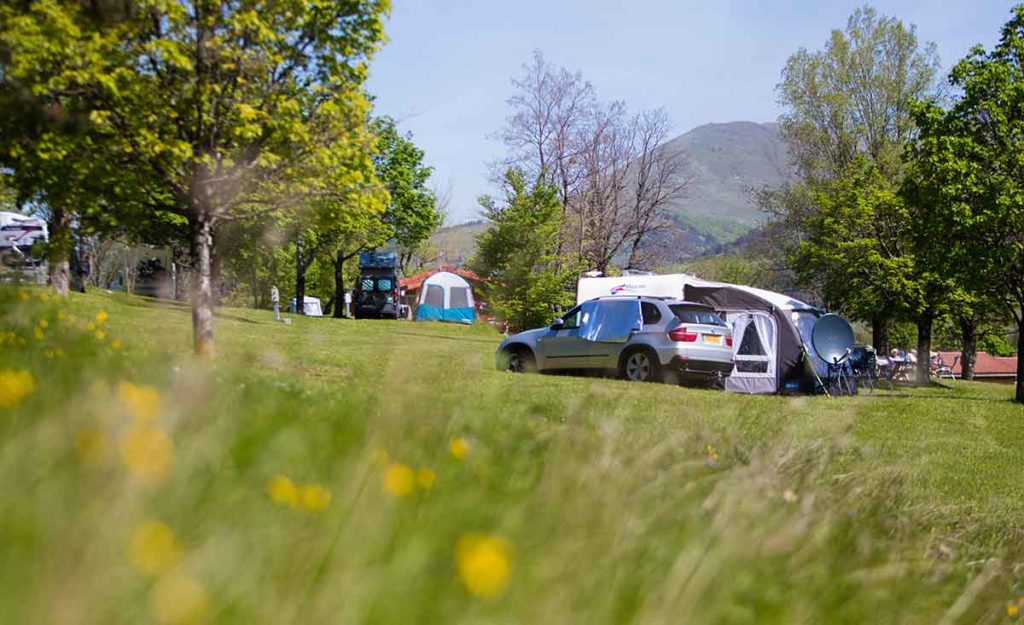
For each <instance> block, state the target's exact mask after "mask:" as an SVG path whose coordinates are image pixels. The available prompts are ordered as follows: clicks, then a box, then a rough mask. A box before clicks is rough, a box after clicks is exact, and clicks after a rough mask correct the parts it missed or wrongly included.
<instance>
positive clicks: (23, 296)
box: [18, 291, 28, 302]
mask: <svg viewBox="0 0 1024 625" xmlns="http://www.w3.org/2000/svg"><path fill="white" fill-rule="evenodd" d="M18 299H20V300H21V301H23V302H27V301H28V293H26V292H25V291H21V292H19V293H18Z"/></svg>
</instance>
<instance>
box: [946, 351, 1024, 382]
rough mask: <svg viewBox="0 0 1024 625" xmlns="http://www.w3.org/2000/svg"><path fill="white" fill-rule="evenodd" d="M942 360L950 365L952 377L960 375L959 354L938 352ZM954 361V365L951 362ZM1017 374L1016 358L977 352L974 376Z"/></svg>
mask: <svg viewBox="0 0 1024 625" xmlns="http://www.w3.org/2000/svg"><path fill="white" fill-rule="evenodd" d="M939 355H941V356H942V360H943V361H944V362H945V363H946V364H948V365H952V369H953V375H956V376H958V377H959V375H960V360H959V358H958V357H959V356H960V352H939ZM954 360H956V364H955V365H954V364H953V361H954ZM1016 374H1017V357H1016V356H1009V357H1007V356H993V355H992V354H989V353H987V352H978V360H977V362H976V363H975V364H974V375H976V376H980V377H985V376H999V377H1004V376H1015V375H1016Z"/></svg>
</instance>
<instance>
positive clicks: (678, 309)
mask: <svg viewBox="0 0 1024 625" xmlns="http://www.w3.org/2000/svg"><path fill="white" fill-rule="evenodd" d="M669 308H671V309H672V312H674V313H675V314H676V319H679V321H680V322H682V323H702V324H704V325H707V326H724V325H725V321H723V320H722V318H721V317H719V316H718V313H716V312H714V311H712V310H708V309H707V308H695V307H693V306H687V305H685V304H672V305H670V306H669Z"/></svg>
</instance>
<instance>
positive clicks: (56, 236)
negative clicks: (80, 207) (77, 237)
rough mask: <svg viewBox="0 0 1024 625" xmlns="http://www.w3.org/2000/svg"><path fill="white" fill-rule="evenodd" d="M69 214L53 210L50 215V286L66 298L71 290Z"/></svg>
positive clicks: (60, 210)
mask: <svg viewBox="0 0 1024 625" xmlns="http://www.w3.org/2000/svg"><path fill="white" fill-rule="evenodd" d="M71 247H72V245H71V212H70V211H66V210H64V209H60V208H53V209H52V212H51V215H50V249H49V253H48V254H47V256H48V258H49V265H50V285H51V286H53V290H54V291H56V292H57V295H59V296H61V297H67V296H68V291H69V290H70V289H71V262H70V261H71Z"/></svg>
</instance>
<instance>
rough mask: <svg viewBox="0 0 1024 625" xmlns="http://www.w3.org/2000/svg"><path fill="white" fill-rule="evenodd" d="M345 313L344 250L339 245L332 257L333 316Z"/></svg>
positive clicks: (340, 315) (341, 315) (336, 316)
mask: <svg viewBox="0 0 1024 625" xmlns="http://www.w3.org/2000/svg"><path fill="white" fill-rule="evenodd" d="M344 315H345V252H343V251H342V249H341V248H340V247H339V248H338V251H337V254H336V256H335V258H334V318H335V319H341V318H342V317H343V316H344Z"/></svg>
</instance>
